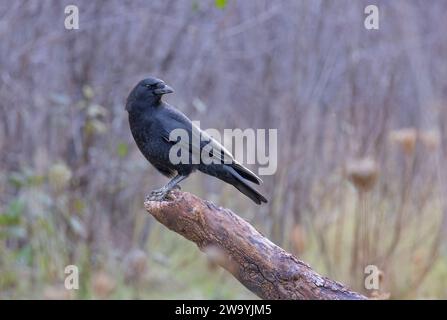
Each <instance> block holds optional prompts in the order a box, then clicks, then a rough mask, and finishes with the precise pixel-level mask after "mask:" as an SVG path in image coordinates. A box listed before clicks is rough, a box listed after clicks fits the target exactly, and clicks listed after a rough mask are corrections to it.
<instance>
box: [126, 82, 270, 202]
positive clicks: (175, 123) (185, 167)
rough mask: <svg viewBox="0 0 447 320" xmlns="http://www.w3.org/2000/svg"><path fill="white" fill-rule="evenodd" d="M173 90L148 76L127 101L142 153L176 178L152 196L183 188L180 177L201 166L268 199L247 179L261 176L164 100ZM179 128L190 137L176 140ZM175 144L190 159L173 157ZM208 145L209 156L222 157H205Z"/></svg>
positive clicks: (257, 198)
mask: <svg viewBox="0 0 447 320" xmlns="http://www.w3.org/2000/svg"><path fill="white" fill-rule="evenodd" d="M172 92H174V90H173V89H172V88H171V87H169V86H168V85H166V84H165V83H164V82H163V81H162V80H160V79H156V78H147V79H144V80H142V81H140V82H139V83H138V84H137V85H136V86H135V88H133V90H132V91H131V92H130V94H129V97H128V98H127V102H126V110H127V111H128V113H129V125H130V130H131V131H132V135H133V138H134V139H135V142H136V143H137V146H138V148H139V149H140V151H141V153H142V154H143V155H144V156H145V157H146V159H147V160H148V161H149V162H150V163H151V164H152V165H153V166H154V167H155V168H156V169H157V170H158V171H159V172H161V173H162V174H164V175H165V176H167V177H171V178H172V180H171V181H169V182H168V183H167V184H166V185H165V186H164V187H162V188H160V189H158V190H155V191H153V192H152V193H151V194H150V196H148V199H149V200H162V199H164V197H165V196H166V195H167V194H168V193H169V192H170V191H171V190H172V189H174V188H176V187H177V188H179V186H178V185H177V184H178V183H179V182H180V181H182V180H184V179H185V178H187V177H188V176H189V175H190V174H191V173H192V172H194V171H195V170H199V171H201V172H203V173H206V174H209V175H211V176H214V177H217V178H219V179H221V180H223V181H225V182H227V183H229V184H231V185H233V186H234V187H236V189H238V190H239V191H240V192H242V193H243V194H245V195H246V196H247V197H249V198H250V199H252V200H253V201H254V202H256V203H257V204H261V203H262V202H265V203H266V202H267V199H266V198H264V197H263V196H262V195H261V194H260V193H259V192H257V191H256V190H254V189H253V188H252V187H251V186H250V185H249V184H248V183H247V181H250V182H253V183H256V184H260V183H261V182H262V181H261V179H260V178H259V177H257V176H256V175H255V174H254V173H253V172H251V171H250V170H248V169H247V168H245V167H244V166H243V165H241V164H240V163H238V162H237V161H236V160H235V159H234V158H233V156H232V155H231V154H230V152H229V151H227V150H226V149H225V148H224V147H223V146H222V145H221V144H220V143H218V142H217V141H216V140H214V139H213V138H211V137H210V136H209V135H207V134H206V133H205V132H203V131H202V130H200V128H198V127H197V126H195V125H194V124H193V123H192V122H191V120H189V119H188V117H186V116H185V115H184V114H183V113H181V112H180V111H179V110H177V109H175V108H174V107H172V106H170V105H169V104H167V103H165V102H163V101H162V100H161V98H162V96H163V95H164V94H167V93H172ZM175 129H183V130H185V131H184V132H187V134H188V140H186V141H185V139H177V140H173V139H172V137H170V133H171V132H172V131H173V130H175ZM194 141H198V143H194ZM174 145H176V146H177V147H179V148H180V149H179V150H180V153H181V152H185V153H186V154H187V155H188V161H182V162H180V163H177V162H178V161H171V159H172V157H170V150H171V148H172V147H173V146H174ZM204 148H207V149H206V150H207V151H206V155H207V156H209V157H210V158H211V159H213V160H218V161H212V162H211V163H210V161H203V156H202V154H203V153H202V151H203V149H204ZM208 150H209V152H208ZM194 160H195V161H194ZM174 162H175V163H174Z"/></svg>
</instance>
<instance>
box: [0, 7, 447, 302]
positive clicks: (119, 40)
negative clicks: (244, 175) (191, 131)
mask: <svg viewBox="0 0 447 320" xmlns="http://www.w3.org/2000/svg"><path fill="white" fill-rule="evenodd" d="M372 2H373V3H372ZM68 4H74V5H77V6H78V8H79V30H66V29H65V28H64V19H65V16H66V15H65V14H64V8H65V6H66V5H68ZM368 4H375V5H377V6H378V8H379V12H380V25H379V26H380V29H379V30H366V29H365V27H364V19H365V18H366V15H365V14H364V8H365V7H366V6H367V5H368ZM445 30H447V1H441V0H439V1H436V0H433V1H430V3H429V4H428V3H427V2H426V1H422V0H421V1H415V0H408V1H399V0H395V1H378V0H376V1H369V2H366V1H336V2H335V1H321V0H312V1H310V0H309V1H304V0H303V1H298V0H290V1H274V2H272V1H267V0H258V1H240V0H227V1H225V0H216V1H214V0H210V1H199V0H185V1H138V0H136V1H99V0H97V1H76V0H73V1H50V0H47V1H13V2H11V1H1V2H0V150H1V152H0V299H10V298H15V299H23V298H38V299H42V298H45V299H51V298H57V299H91V298H95V299H101V298H116V299H128V298H142V299H152V298H158V299H175V298H183V299H185V298H187V299H200V298H208V299H217V298H220V299H240V298H254V297H255V296H254V295H253V294H252V293H251V292H249V291H248V290H247V289H245V288H244V287H243V286H242V285H241V284H239V283H238V282H237V281H236V280H234V279H233V278H232V276H230V275H229V274H228V273H227V272H226V271H224V270H222V269H219V268H212V267H211V266H210V265H209V263H208V262H207V258H206V256H205V255H204V254H203V253H201V252H200V251H199V250H198V249H197V248H196V247H195V245H193V244H192V243H190V242H188V241H186V240H184V239H183V238H181V237H180V236H179V235H177V234H175V233H172V232H170V231H168V230H167V229H166V228H165V227H164V226H162V225H160V224H158V223H157V222H156V221H155V220H154V219H153V218H152V217H151V216H149V215H148V214H147V213H146V212H145V210H144V208H143V201H144V198H145V195H146V194H147V193H149V191H151V190H153V189H155V188H158V187H161V186H162V185H163V184H164V183H165V182H166V178H164V177H162V176H161V175H160V174H159V173H157V172H156V171H155V169H153V168H152V167H151V166H150V165H149V164H148V163H147V162H146V160H145V159H144V158H143V156H142V155H141V154H140V152H139V151H138V150H137V148H136V145H135V143H134V142H133V139H132V137H131V134H130V130H129V126H128V120H127V112H125V110H124V104H125V99H126V97H127V95H128V93H129V92H130V90H131V88H132V87H133V86H134V85H135V84H136V83H137V82H138V81H139V80H140V79H142V78H145V77H147V76H148V75H153V76H156V77H159V78H161V79H163V80H165V81H166V82H167V83H168V84H169V85H171V86H172V87H173V88H174V89H175V90H176V92H175V93H174V94H172V95H169V96H167V97H166V100H167V102H169V103H171V104H173V105H175V106H177V107H178V108H179V109H180V110H181V111H183V112H185V113H186V114H187V115H188V116H189V117H190V118H191V119H193V120H201V126H202V128H217V129H219V130H223V129H224V128H241V129H246V128H255V129H257V128H264V129H269V128H274V129H278V139H279V144H278V170H277V172H276V173H275V174H274V175H272V176H263V177H262V179H263V180H264V185H263V186H262V188H261V191H262V193H264V194H265V195H266V196H267V198H268V199H269V203H268V204H267V205H264V206H262V207H259V206H256V205H254V204H253V203H252V202H251V201H250V200H249V199H247V198H246V197H244V196H243V195H242V194H240V193H239V192H238V191H237V190H236V189H234V188H233V187H231V186H228V185H226V184H224V183H223V182H220V181H218V180H215V179H214V178H211V177H206V176H204V175H202V174H197V175H194V176H192V177H191V178H190V179H188V180H186V181H185V182H184V183H183V184H182V186H183V190H187V191H190V192H193V193H195V194H197V195H199V196H200V197H203V198H205V199H208V200H211V201H214V202H215V203H216V204H218V205H221V206H225V207H228V208H230V209H232V210H233V211H234V212H237V213H238V214H240V215H241V216H242V217H243V218H245V219H247V220H248V221H249V222H250V223H252V224H253V225H254V226H255V227H256V228H257V229H258V230H260V231H261V232H262V233H263V234H264V235H266V236H267V237H269V238H270V239H271V240H272V241H273V242H275V243H276V244H278V245H280V246H282V247H283V248H285V249H286V250H288V251H290V252H292V253H293V254H295V255H297V256H298V257H299V258H300V259H302V260H304V261H306V262H308V263H309V264H310V265H311V266H312V267H313V268H314V269H315V270H317V271H318V272H319V273H321V274H324V275H326V276H328V277H331V278H334V279H335V280H338V281H340V282H343V283H346V284H348V285H349V286H351V288H353V289H354V290H358V291H361V292H363V293H364V294H367V295H369V296H372V297H376V298H382V299H387V298H391V299H396V298H447V251H446V247H445V243H444V240H445V235H446V233H447V227H446V226H447V225H446V223H445V215H446V213H447V211H446V210H447V208H446V203H445V202H446V201H445V199H446V196H447V186H446V184H447V176H446V175H447V172H446V171H447V165H446V160H447V153H446V147H447V145H446V137H447V131H446V130H447V100H446V98H447V82H446V81H445V79H447V60H446V57H447V33H446V32H445ZM251 169H253V170H256V166H251ZM368 264H373V265H376V266H377V267H378V268H379V269H380V270H381V272H380V288H379V289H378V290H365V288H364V273H363V270H364V267H365V266H366V265H368ZM67 265H76V266H78V268H79V285H80V288H79V290H75V291H67V290H65V289H64V279H65V276H66V275H65V274H64V269H65V267H66V266H67Z"/></svg>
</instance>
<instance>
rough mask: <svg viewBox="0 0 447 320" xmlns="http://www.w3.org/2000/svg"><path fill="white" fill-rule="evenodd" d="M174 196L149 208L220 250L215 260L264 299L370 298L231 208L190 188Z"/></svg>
mask: <svg viewBox="0 0 447 320" xmlns="http://www.w3.org/2000/svg"><path fill="white" fill-rule="evenodd" d="M170 197H171V199H169V200H166V201H161V202H155V201H149V202H146V203H145V207H146V210H147V211H148V212H149V213H150V214H151V215H152V216H154V217H155V219H157V220H158V221H159V222H160V223H162V224H163V225H165V226H166V227H167V228H169V229H171V230H172V231H174V232H177V233H178V234H180V235H182V236H184V237H185V238H186V239H188V240H190V241H192V242H194V243H195V244H197V246H198V247H199V248H200V249H201V250H202V251H204V252H207V248H211V247H212V248H215V250H216V249H217V250H218V252H220V253H221V256H222V257H221V258H220V259H218V260H217V262H216V263H217V264H219V265H220V266H222V267H223V268H225V269H226V270H228V271H229V272H230V273H231V274H232V275H233V276H235V277H236V278H237V279H238V280H239V281H240V282H241V283H242V284H243V285H244V286H245V287H247V288H248V289H249V290H250V291H252V292H253V293H255V294H256V295H258V296H259V297H260V298H263V299H366V297H364V296H362V295H361V294H359V293H356V292H352V291H349V290H348V289H347V288H346V287H345V286H343V285H342V284H340V283H338V282H336V281H333V280H331V279H328V278H326V277H322V276H320V275H319V274H317V273H316V272H315V271H313V270H312V269H311V268H310V267H309V266H308V265H307V264H305V263H304V262H302V261H300V260H298V259H297V258H296V257H294V256H293V255H291V254H290V253H288V252H286V251H284V250H283V249H282V248H280V247H278V246H277V245H275V244H273V243H272V242H271V241H270V240H269V239H267V238H265V237H264V236H263V235H261V234H260V233H259V232H258V231H257V230H256V229H255V228H253V227H252V226H251V225H250V224H249V223H248V222H247V221H245V220H244V219H242V218H240V217H239V216H238V215H236V214H234V213H233V212H231V211H230V210H228V209H224V208H220V207H217V206H215V205H214V204H213V203H211V202H209V201H206V200H202V199H200V198H198V197H196V196H194V195H192V194H190V193H186V192H180V191H173V192H172V193H171V194H170ZM215 250H214V251H215Z"/></svg>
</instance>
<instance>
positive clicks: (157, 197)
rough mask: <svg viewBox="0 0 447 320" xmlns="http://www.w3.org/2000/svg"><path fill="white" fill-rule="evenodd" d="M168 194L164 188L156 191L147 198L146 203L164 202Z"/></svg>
mask: <svg viewBox="0 0 447 320" xmlns="http://www.w3.org/2000/svg"><path fill="white" fill-rule="evenodd" d="M168 193H169V191H168V190H166V189H164V188H161V189H158V190H154V191H152V192H151V193H150V194H149V195H148V196H147V197H146V201H163V200H164V199H165V197H166V195H167V194H168Z"/></svg>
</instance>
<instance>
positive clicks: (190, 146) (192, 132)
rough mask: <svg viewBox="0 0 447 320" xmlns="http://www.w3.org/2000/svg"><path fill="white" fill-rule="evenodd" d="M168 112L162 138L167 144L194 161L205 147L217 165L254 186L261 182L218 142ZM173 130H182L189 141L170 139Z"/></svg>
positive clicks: (174, 113) (185, 119)
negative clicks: (233, 172) (172, 145)
mask: <svg viewBox="0 0 447 320" xmlns="http://www.w3.org/2000/svg"><path fill="white" fill-rule="evenodd" d="M169 111H170V112H168V113H165V114H164V115H163V121H161V123H162V124H163V130H162V131H163V132H162V136H163V138H164V139H165V140H166V141H168V142H169V143H172V144H176V143H179V146H180V147H181V148H182V150H184V151H185V152H189V153H191V155H192V158H193V159H194V160H198V161H197V162H199V161H200V159H201V155H202V150H203V148H204V147H206V148H207V149H206V150H207V151H208V152H209V156H210V157H211V158H212V160H217V161H219V163H223V164H228V165H230V166H231V167H233V168H234V169H235V170H236V171H237V172H238V173H239V174H240V175H241V176H242V177H244V178H245V179H247V180H249V181H252V182H254V183H256V184H259V183H260V182H262V180H261V179H260V178H259V177H258V176H256V175H255V174H254V173H253V172H252V171H250V170H249V169H247V168H246V167H244V166H243V165H241V164H240V163H238V162H237V161H236V160H235V159H234V157H233V155H232V154H231V153H230V152H229V151H228V150H227V149H226V148H225V147H224V146H223V145H222V144H220V143H219V142H218V141H216V140H215V139H214V138H212V137H211V136H210V135H209V134H207V133H206V132H204V131H202V130H201V129H200V128H199V127H197V126H196V125H194V124H193V123H192V122H191V120H189V119H188V118H187V117H186V116H185V115H183V114H182V113H180V112H178V111H177V110H173V109H170V110H169ZM175 129H183V130H185V131H186V132H187V133H188V136H189V139H187V140H185V139H180V141H178V140H175V137H170V134H171V132H172V131H173V130H175Z"/></svg>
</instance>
